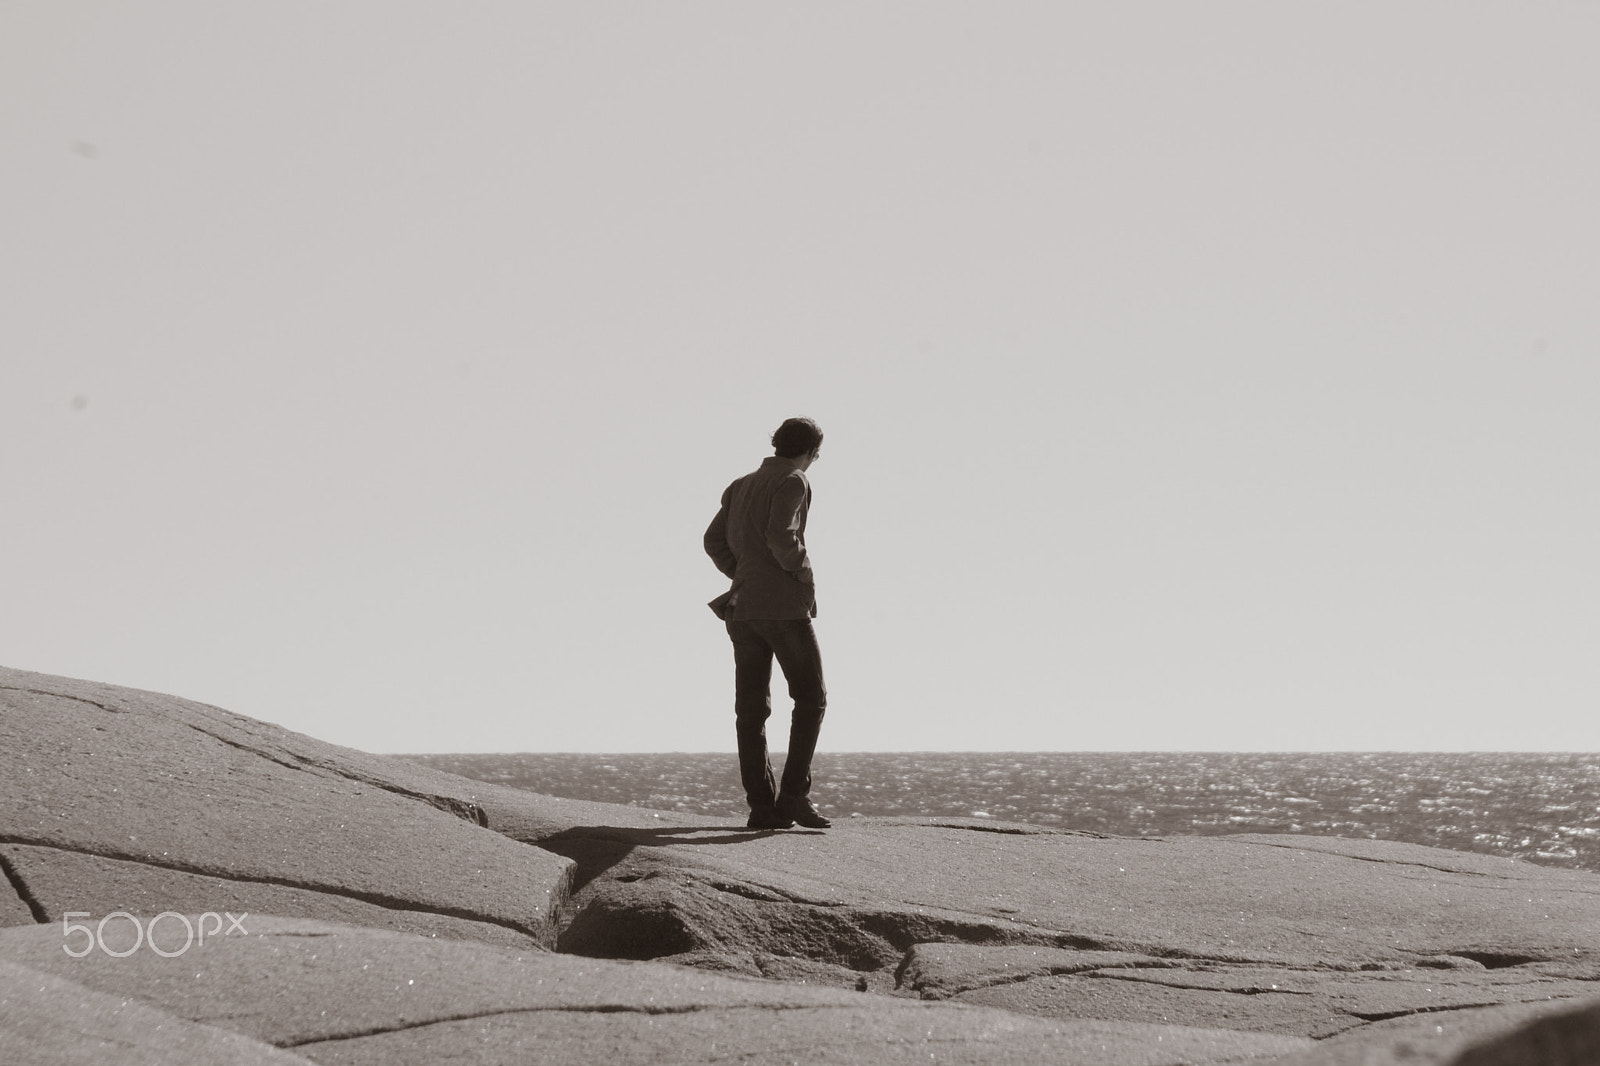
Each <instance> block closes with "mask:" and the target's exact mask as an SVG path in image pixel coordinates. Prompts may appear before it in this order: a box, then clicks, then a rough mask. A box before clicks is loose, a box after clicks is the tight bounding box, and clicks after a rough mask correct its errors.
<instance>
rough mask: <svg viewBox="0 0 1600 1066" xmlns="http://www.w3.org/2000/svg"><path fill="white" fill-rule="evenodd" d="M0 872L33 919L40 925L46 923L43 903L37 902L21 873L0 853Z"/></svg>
mask: <svg viewBox="0 0 1600 1066" xmlns="http://www.w3.org/2000/svg"><path fill="white" fill-rule="evenodd" d="M0 872H3V873H4V874H5V875H6V880H7V881H9V882H10V883H11V887H12V889H13V890H14V891H15V892H16V893H17V898H18V899H19V900H21V901H22V903H23V905H24V906H26V907H27V908H28V913H29V914H31V915H33V920H34V921H36V922H38V923H39V924H40V925H48V924H49V923H50V915H49V914H48V913H47V912H46V911H45V909H44V904H43V903H40V902H39V899H38V897H37V896H35V895H34V894H33V891H32V890H31V889H29V888H28V882H27V881H25V880H23V878H22V873H21V872H20V871H19V870H18V869H17V868H16V866H14V865H13V864H12V862H11V860H10V859H8V858H6V857H5V856H4V855H0Z"/></svg>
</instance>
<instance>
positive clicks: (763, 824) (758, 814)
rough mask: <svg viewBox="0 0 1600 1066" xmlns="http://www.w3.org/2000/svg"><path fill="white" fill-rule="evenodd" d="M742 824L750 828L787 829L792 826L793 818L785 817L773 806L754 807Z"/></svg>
mask: <svg viewBox="0 0 1600 1066" xmlns="http://www.w3.org/2000/svg"><path fill="white" fill-rule="evenodd" d="M744 824H745V825H746V826H747V827H749V828H751V829H789V828H792V827H793V826H794V819H793V818H785V817H784V816H783V815H781V814H779V813H778V811H777V808H775V807H756V808H754V809H753V810H751V812H750V819H749V821H747V822H745V823H744Z"/></svg>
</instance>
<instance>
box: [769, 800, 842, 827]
mask: <svg viewBox="0 0 1600 1066" xmlns="http://www.w3.org/2000/svg"><path fill="white" fill-rule="evenodd" d="M777 811H778V815H779V816H780V817H783V818H792V819H794V821H795V823H796V824H798V825H803V826H805V827H806V828H807V829H826V828H828V827H829V826H830V825H832V824H833V823H832V822H830V821H828V820H827V819H826V818H824V817H823V816H822V815H820V814H818V813H817V809H816V808H815V807H813V806H812V805H811V801H810V800H808V799H806V798H805V797H804V796H779V797H778V804H777Z"/></svg>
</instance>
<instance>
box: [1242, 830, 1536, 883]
mask: <svg viewBox="0 0 1600 1066" xmlns="http://www.w3.org/2000/svg"><path fill="white" fill-rule="evenodd" d="M1320 839H1325V838H1320ZM1239 843H1241V844H1251V845H1254V846H1256V847H1258V848H1285V849H1287V850H1289V851H1307V852H1312V853H1314V854H1317V855H1328V856H1331V857H1333V858H1335V859H1350V860H1352V861H1355V862H1372V863H1377V864H1378V865H1380V866H1415V867H1417V868H1418V869H1421V870H1434V871H1437V872H1438V873H1442V874H1461V875H1463V876H1465V877H1483V878H1487V879H1489V880H1491V881H1515V880H1518V879H1517V878H1514V877H1507V876H1503V875H1501V874H1491V873H1484V872H1483V871H1481V870H1463V869H1461V868H1460V867H1459V866H1435V865H1434V864H1433V863H1430V862H1418V861H1416V860H1414V859H1383V858H1376V857H1374V856H1370V855H1351V854H1348V853H1346V852H1343V851H1327V850H1324V849H1322V848H1303V847H1300V846H1299V845H1297V844H1280V843H1277V842H1275V841H1269V840H1241V841H1239ZM1465 854H1469V855H1470V854H1476V853H1475V852H1466V853H1465ZM1488 857H1489V856H1485V858H1488Z"/></svg>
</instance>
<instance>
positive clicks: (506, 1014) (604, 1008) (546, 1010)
mask: <svg viewBox="0 0 1600 1066" xmlns="http://www.w3.org/2000/svg"><path fill="white" fill-rule="evenodd" d="M741 1009H742V1010H749V1009H759V1010H769V1011H771V1010H808V1009H814V1008H811V1007H809V1006H808V1005H800V1004H796V1005H795V1006H793V1007H785V1006H782V1005H772V1006H759V1007H755V1008H752V1007H751V1006H749V1005H734V1006H729V1007H719V1006H713V1005H710V1004H704V1003H685V1004H681V1005H679V1006H676V1007H667V1006H653V1005H649V1004H638V1003H596V1004H593V1005H591V1006H579V1005H577V1004H569V1005H565V1006H549V1007H517V1008H513V1009H511V1010H487V1011H475V1012H472V1013H469V1014H451V1015H444V1016H441V1017H437V1018H428V1019H426V1020H424V1021H418V1022H408V1023H405V1024H400V1025H380V1026H374V1027H372V1028H370V1029H359V1030H354V1031H352V1032H348V1033H338V1034H335V1035H333V1036H312V1037H307V1038H306V1039H304V1040H290V1041H286V1042H284V1043H281V1044H278V1045H276V1046H277V1047H280V1048H301V1047H312V1046H315V1045H318V1044H335V1043H339V1042H341V1041H345V1040H364V1039H366V1038H368V1037H374V1036H386V1035H388V1034H389V1033H406V1032H411V1031H414V1030H417V1029H426V1028H428V1027H429V1026H433V1025H449V1024H451V1023H453V1022H473V1021H482V1020H483V1019H486V1018H510V1017H515V1016H516V1015H519V1014H648V1015H652V1016H660V1015H663V1014H701V1013H705V1012H709V1011H717V1010H741Z"/></svg>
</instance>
